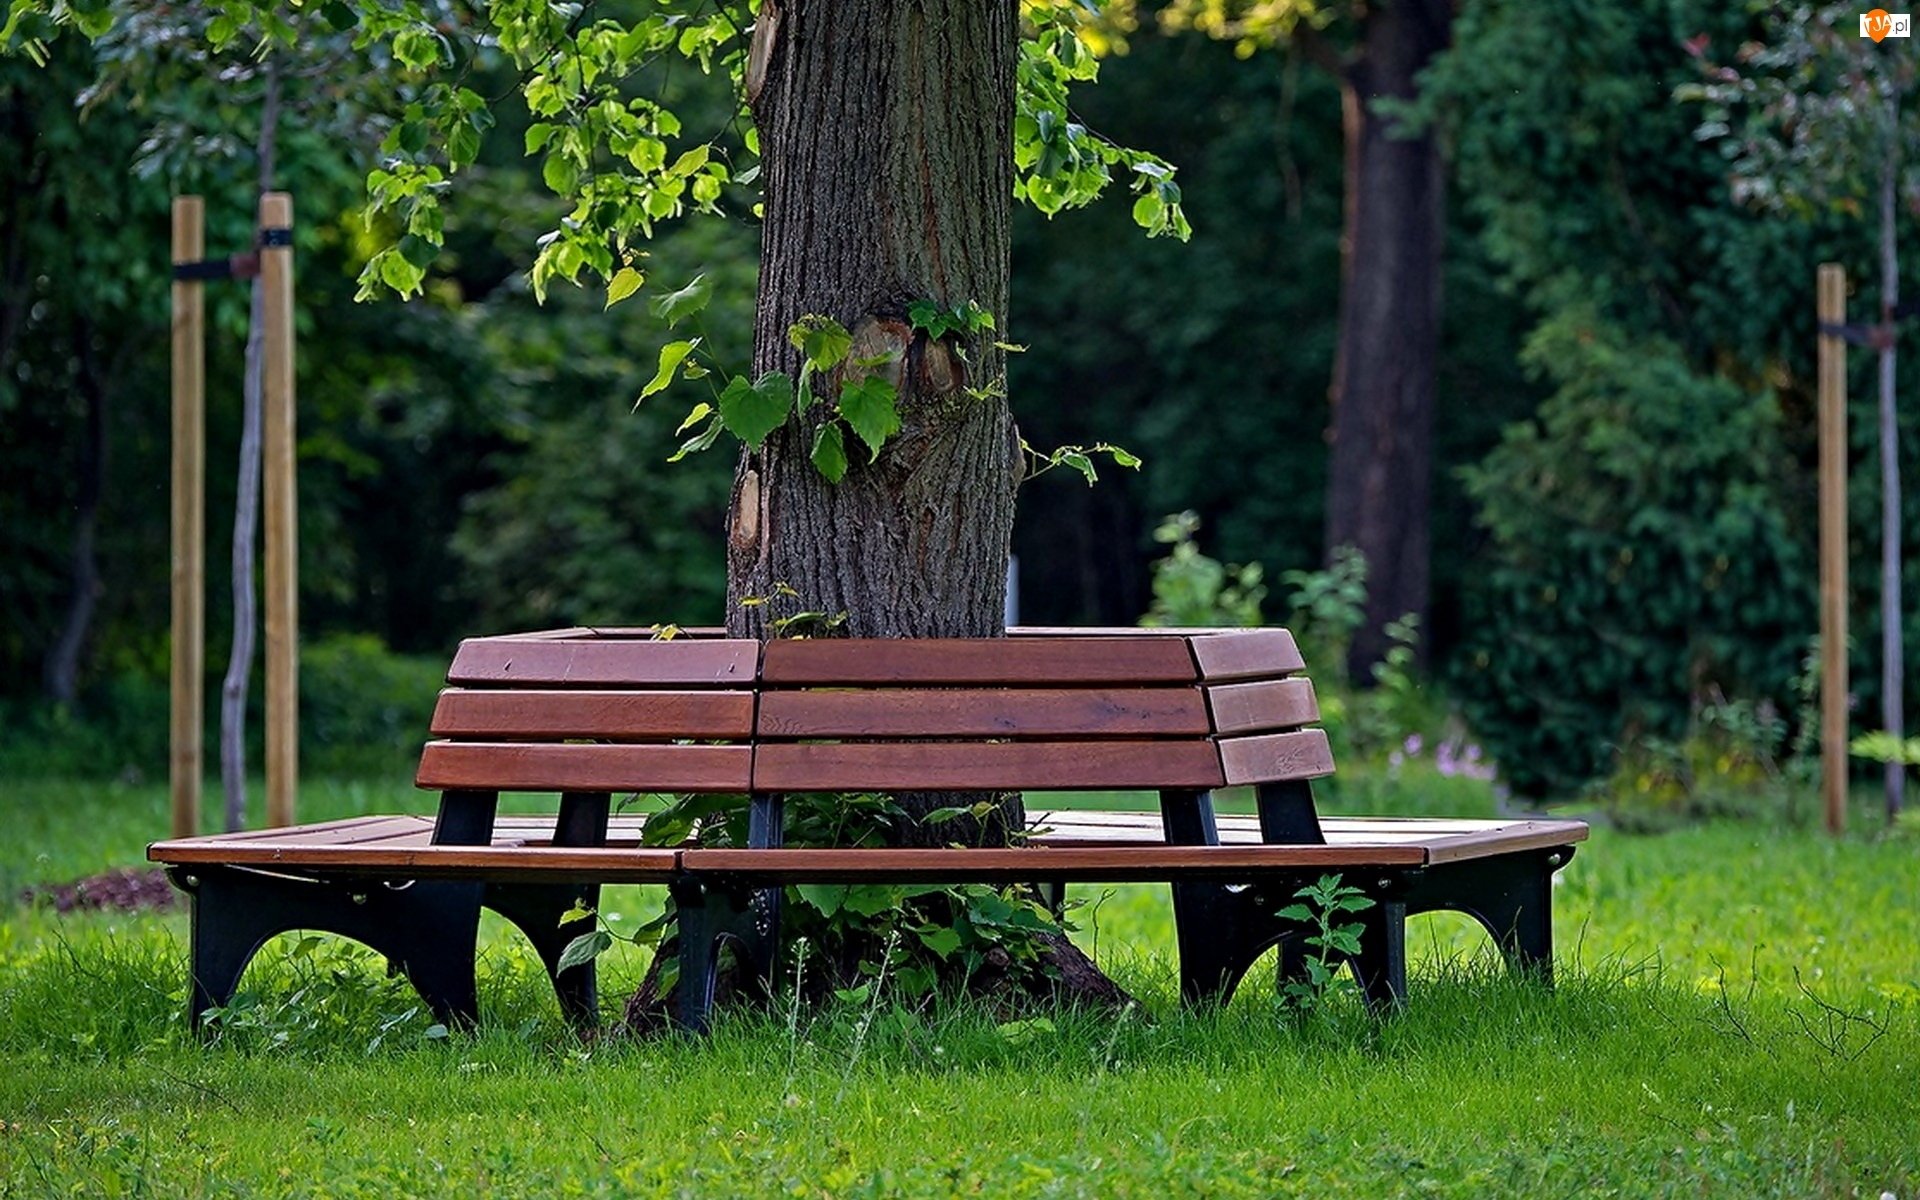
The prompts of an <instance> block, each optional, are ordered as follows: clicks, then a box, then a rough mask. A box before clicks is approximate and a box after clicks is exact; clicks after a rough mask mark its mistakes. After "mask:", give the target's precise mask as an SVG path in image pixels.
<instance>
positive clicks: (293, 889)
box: [173, 867, 481, 1030]
mask: <svg viewBox="0 0 1920 1200" xmlns="http://www.w3.org/2000/svg"><path fill="white" fill-rule="evenodd" d="M173 878H174V880H175V882H176V883H177V884H179V885H180V887H181V888H182V889H183V890H185V891H186V892H187V893H188V894H189V895H191V896H192V898H193V916H192V934H191V936H192V948H191V951H190V962H191V970H192V973H193V977H192V986H191V993H190V996H191V998H190V1000H189V1002H188V1005H189V1007H188V1018H189V1020H190V1022H191V1024H192V1026H193V1028H194V1029H196V1030H198V1029H199V1028H200V1027H201V1025H202V1023H203V1022H204V1020H205V1018H206V1014H207V1012H208V1011H209V1010H210V1009H214V1008H219V1007H224V1006H225V1005H226V1004H227V1003H228V1002H229V1001H231V1000H232V999H233V994H234V990H235V988H236V987H238V985H239V982H240V976H241V973H242V972H244V971H245V970H246V967H247V964H248V963H249V962H251V961H252V960H253V956H254V955H255V954H257V953H258V952H259V950H260V947H261V946H263V945H265V944H266V942H267V939H269V938H271V937H274V936H276V935H278V934H282V933H288V932H290V931H292V930H295V929H311V930H315V931H317V932H321V933H332V934H337V935H339V936H341V937H346V938H351V939H353V940H354V941H357V942H361V943H363V944H364V945H367V946H369V947H371V948H372V949H374V950H375V951H377V952H379V953H380V954H383V955H385V956H386V957H387V959H388V960H389V961H390V962H393V963H396V964H398V965H399V967H400V969H401V971H402V972H404V973H405V974H406V976H407V981H408V982H409V983H411V984H412V985H413V987H414V990H416V991H417V992H419V993H420V998H421V999H422V1000H424V1001H425V1002H426V1004H427V1007H428V1008H429V1009H430V1010H431V1011H432V1012H433V1014H434V1016H435V1018H436V1019H438V1020H440V1021H443V1022H445V1023H447V1024H449V1025H457V1026H460V1027H462V1028H465V1027H469V1026H471V1025H473V1024H474V1023H475V1022H476V1021H477V1020H478V1018H479V999H478V991H477V988H476V987H475V984H474V970H473V962H474V949H475V945H476V941H477V938H478V933H479V916H480V888H481V885H480V884H477V883H451V882H433V883H415V884H410V885H405V886H402V887H397V888H395V887H388V886H386V885H384V884H381V883H379V882H376V881H371V880H369V881H367V882H365V883H361V882H358V881H356V882H353V883H336V882H325V883H322V882H314V881H310V880H303V879H291V878H286V877H283V876H277V875H265V874H261V873H259V872H254V871H244V870H235V869H230V868H224V867H209V868H206V869H203V870H196V871H187V870H176V871H175V872H173Z"/></svg>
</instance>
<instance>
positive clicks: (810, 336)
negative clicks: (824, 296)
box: [787, 313, 853, 371]
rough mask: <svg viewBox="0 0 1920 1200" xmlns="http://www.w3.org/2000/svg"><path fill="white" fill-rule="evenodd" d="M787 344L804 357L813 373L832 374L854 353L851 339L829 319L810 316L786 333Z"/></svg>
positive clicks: (816, 315)
mask: <svg viewBox="0 0 1920 1200" xmlns="http://www.w3.org/2000/svg"><path fill="white" fill-rule="evenodd" d="M787 340H788V341H789V342H792V343H793V346H794V349H796V350H798V351H800V353H802V354H804V355H806V356H807V365H808V366H810V367H812V368H813V369H814V370H816V371H831V370H832V369H833V368H835V367H837V366H839V365H840V363H841V361H842V360H843V359H845V358H846V357H847V352H848V351H849V350H852V349H853V335H852V334H851V333H848V332H847V327H846V326H845V325H842V324H841V323H840V322H838V321H836V320H834V319H833V318H832V317H823V316H821V315H820V314H818V313H810V314H808V315H807V316H804V317H801V318H800V319H799V320H798V321H795V322H794V323H793V325H792V326H790V327H789V328H788V329H787Z"/></svg>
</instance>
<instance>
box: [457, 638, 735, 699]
mask: <svg viewBox="0 0 1920 1200" xmlns="http://www.w3.org/2000/svg"><path fill="white" fill-rule="evenodd" d="M759 655H760V643H758V642H755V641H748V640H740V639H728V638H677V639H675V640H673V641H670V642H655V641H641V640H633V641H628V640H624V639H620V638H587V639H580V640H571V639H541V638H525V639H521V638H510V637H498V638H468V639H467V640H466V641H464V642H461V643H460V649H459V651H458V652H457V653H456V654H455V655H454V658H453V666H452V667H450V668H449V669H448V671H447V682H448V683H451V684H456V685H458V684H496V685H497V684H519V685H528V686H545V687H615V686H620V685H626V686H629V687H636V688H663V689H664V688H676V687H702V686H706V687H714V686H718V687H751V686H753V680H754V670H755V667H756V665H757V664H758V662H759Z"/></svg>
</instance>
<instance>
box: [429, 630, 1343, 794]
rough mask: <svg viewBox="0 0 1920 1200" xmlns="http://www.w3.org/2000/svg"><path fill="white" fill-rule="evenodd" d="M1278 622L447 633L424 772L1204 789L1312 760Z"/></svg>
mask: <svg viewBox="0 0 1920 1200" xmlns="http://www.w3.org/2000/svg"><path fill="white" fill-rule="evenodd" d="M1302 670H1303V664H1302V662H1301V659H1300V654H1299V650H1298V649H1297V647H1296V646H1295V645H1294V641H1293V637H1292V635H1290V634H1289V633H1288V632H1287V631H1286V630H1284V629H1254V630H1167V631H1145V630H1139V629H1112V630H1071V631H1069V630H1019V629H1016V630H1014V631H1012V632H1011V633H1010V635H1009V636H1008V637H1006V638H994V639H972V640H957V639H956V640H942V639H915V640H905V641H901V640H883V639H820V640H811V639H809V640H782V641H774V642H768V643H765V644H762V643H759V642H755V641H744V640H737V639H729V638H725V637H718V636H699V635H693V636H687V635H682V636H680V637H676V638H674V639H673V640H670V641H659V640H655V639H654V638H652V636H651V635H650V633H649V632H648V631H644V630H561V631H555V632H553V633H546V634H521V635H513V636H508V637H491V638H473V639H469V640H468V641H466V642H463V643H462V644H461V647H460V650H459V653H458V655H457V656H456V657H455V659H454V662H453V666H452V668H451V669H450V670H449V671H448V676H447V679H448V683H449V685H450V686H449V687H448V689H447V690H446V691H444V692H443V693H441V696H440V701H439V704H438V706H437V707H436V709H435V711H434V717H433V726H432V728H433V733H434V735H435V737H436V738H437V739H440V740H436V741H433V742H430V743H429V744H428V745H427V747H426V750H425V751H424V753H423V754H422V756H421V760H420V770H419V774H418V776H417V782H418V783H419V785H420V786H421V787H423V788H429V789H437V790H450V789H476V790H488V791H621V792H630V791H640V792H763V793H765V792H799V791H883V792H884V791H907V790H914V791H973V790H1038V789H1046V790H1102V791H1104V790H1134V789H1140V790H1148V789H1193V790H1204V789H1208V788H1216V787H1222V786H1233V785H1237V784H1256V783H1270V782H1280V781H1288V780H1304V779H1312V778H1316V777H1318V776H1322V775H1327V774H1330V773H1331V772H1332V770H1333V759H1332V756H1331V754H1330V753H1329V751H1328V748H1327V740H1326V735H1325V734H1324V733H1323V732H1321V731H1320V730H1318V729H1310V728H1303V727H1304V726H1308V725H1311V724H1312V723H1313V722H1315V721H1316V720H1318V717H1319V710H1318V707H1317V705H1316V703H1315V699H1314V694H1313V685H1312V684H1311V682H1309V681H1308V680H1307V679H1306V678H1305V677H1304V675H1302V674H1300V672H1301V671H1302Z"/></svg>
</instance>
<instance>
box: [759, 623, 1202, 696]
mask: <svg viewBox="0 0 1920 1200" xmlns="http://www.w3.org/2000/svg"><path fill="white" fill-rule="evenodd" d="M1194 678H1195V674H1194V665H1193V656H1192V655H1191V654H1190V653H1189V652H1188V650H1187V643H1186V639H1185V638H1180V637H1167V636H1165V635H1160V636H1139V637H1124V636H1102V637H1099V638H1097V639H1089V638H1073V637H1050V636H1034V637H1018V638H914V639H910V640H909V639H889V638H834V639H825V640H814V639H799V640H786V641H775V642H768V643H767V648H766V655H765V658H764V660H763V661H762V663H761V667H760V680H761V682H762V683H763V684H765V685H766V686H768V687H801V686H812V687H833V686H840V687H858V686H863V685H864V686H869V687H871V686H888V685H894V686H913V685H915V684H920V685H938V684H948V685H956V686H964V685H970V684H971V685H993V684H1003V685H1010V686H1023V685H1024V686H1029V687H1060V686H1063V685H1071V684H1102V683H1106V684H1115V683H1192V682H1193V681H1194Z"/></svg>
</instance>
